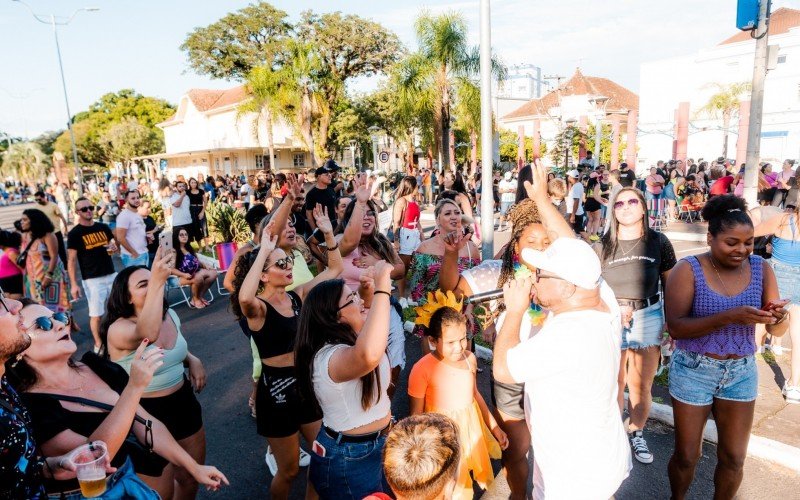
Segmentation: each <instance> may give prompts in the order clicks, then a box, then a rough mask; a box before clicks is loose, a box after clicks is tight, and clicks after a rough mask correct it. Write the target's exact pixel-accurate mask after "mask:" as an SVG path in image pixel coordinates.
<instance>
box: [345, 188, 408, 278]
mask: <svg viewBox="0 0 800 500" xmlns="http://www.w3.org/2000/svg"><path fill="white" fill-rule="evenodd" d="M355 206H356V202H355V200H353V201H351V202H350V204H349V205H347V208H346V209H345V211H344V217H343V218H342V223H341V224H339V225H338V226H336V234H342V233H344V230H345V229H346V228H347V225H348V224H349V223H350V218H351V217H352V216H353V209H354V208H355ZM367 209H368V210H372V211H373V212H375V226H374V227H373V228H372V234H370V235H369V238H367V240H366V241H364V242H362V243H359V245H358V246H359V247H361V248H365V249H367V250H369V251H370V252H374V253H376V254H378V256H379V257H380V258H381V259H383V260H385V261H386V262H390V263H393V264H394V263H395V258H394V248H393V247H392V243H391V242H390V241H389V238H387V237H386V235H384V234H383V233H381V232H380V231H379V230H378V212H379V210H378V205H377V204H375V202H374V201H372V200H369V201H367Z"/></svg>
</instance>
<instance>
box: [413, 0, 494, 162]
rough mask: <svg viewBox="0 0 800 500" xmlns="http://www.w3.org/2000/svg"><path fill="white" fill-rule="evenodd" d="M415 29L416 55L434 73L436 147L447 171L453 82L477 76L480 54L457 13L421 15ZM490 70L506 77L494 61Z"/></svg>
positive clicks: (427, 13)
mask: <svg viewBox="0 0 800 500" xmlns="http://www.w3.org/2000/svg"><path fill="white" fill-rule="evenodd" d="M414 28H415V31H416V35H417V44H418V45H419V51H420V53H421V54H422V55H423V57H424V58H425V60H427V62H428V64H429V65H430V66H431V69H432V71H433V81H434V86H435V89H436V97H437V105H436V108H435V109H434V119H435V122H436V125H437V127H436V136H435V139H436V140H435V144H436V147H437V149H438V150H439V152H440V155H441V157H442V163H443V165H441V167H449V166H450V163H451V162H450V127H451V123H450V120H451V101H452V98H453V96H452V88H453V81H454V79H456V78H470V77H475V76H477V75H478V73H479V70H480V51H479V49H478V47H471V46H469V45H467V23H466V21H465V20H464V16H463V15H462V14H461V13H459V12H445V13H443V14H439V15H432V14H431V13H430V12H428V11H423V12H422V14H420V16H419V17H418V18H417V20H416V22H415V24H414ZM492 69H493V72H494V73H495V75H496V76H497V77H499V78H501V79H502V78H504V77H505V73H506V70H505V68H504V67H503V65H502V64H501V63H500V62H499V61H498V60H497V59H493V62H492Z"/></svg>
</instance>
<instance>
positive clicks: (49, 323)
mask: <svg viewBox="0 0 800 500" xmlns="http://www.w3.org/2000/svg"><path fill="white" fill-rule="evenodd" d="M54 320H55V321H58V322H59V323H61V324H64V325H69V320H70V315H69V313H66V312H57V313H53V315H52V316H40V317H38V318H36V319H35V320H33V324H32V325H31V326H30V327H28V329H29V330H30V329H31V328H33V327H34V326H35V327H36V328H38V329H39V330H41V331H43V332H50V331H52V330H54V329H55V324H54V323H53V321H54Z"/></svg>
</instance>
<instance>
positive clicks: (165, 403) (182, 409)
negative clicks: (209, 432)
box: [139, 375, 203, 441]
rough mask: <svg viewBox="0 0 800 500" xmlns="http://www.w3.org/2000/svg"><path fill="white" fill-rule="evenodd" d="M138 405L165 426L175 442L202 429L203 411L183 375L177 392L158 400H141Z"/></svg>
mask: <svg viewBox="0 0 800 500" xmlns="http://www.w3.org/2000/svg"><path fill="white" fill-rule="evenodd" d="M139 403H140V404H141V405H142V408H144V409H145V410H147V411H148V412H150V414H151V415H153V416H154V417H156V418H157V419H158V420H160V421H161V423H162V424H164V426H166V428H167V429H168V430H169V432H170V433H171V434H172V437H174V438H175V440H176V441H177V440H180V439H185V438H187V437H189V436H192V435H194V434H195V433H196V432H197V431H199V430H200V429H202V428H203V409H202V408H201V407H200V402H199V401H197V398H196V397H195V395H194V390H192V384H191V383H189V380H188V379H187V378H186V376H185V375H184V377H183V385H182V386H181V388H180V389H178V390H177V391H175V392H173V393H172V394H170V395H168V396H162V397H160V398H142V399H141V400H140V401H139Z"/></svg>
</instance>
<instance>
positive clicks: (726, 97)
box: [697, 82, 750, 158]
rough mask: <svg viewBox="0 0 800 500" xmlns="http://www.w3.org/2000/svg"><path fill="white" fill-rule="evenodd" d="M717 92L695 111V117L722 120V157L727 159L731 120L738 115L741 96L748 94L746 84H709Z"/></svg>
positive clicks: (748, 89)
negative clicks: (700, 116) (703, 116)
mask: <svg viewBox="0 0 800 500" xmlns="http://www.w3.org/2000/svg"><path fill="white" fill-rule="evenodd" d="M711 85H712V86H713V87H716V88H717V92H716V93H715V94H713V95H712V96H711V97H709V98H708V102H707V103H706V105H705V106H703V107H702V108H700V109H699V110H697V115H705V116H708V117H710V118H713V119H718V118H720V117H721V118H722V134H723V136H722V156H723V157H724V158H727V157H728V132H729V128H730V125H731V118H733V116H734V115H735V114H736V113H738V111H739V105H740V104H741V99H740V98H741V97H742V95H744V94H746V93H748V92H750V84H749V83H748V82H739V83H730V84H728V85H723V84H721V83H713V84H711Z"/></svg>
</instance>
